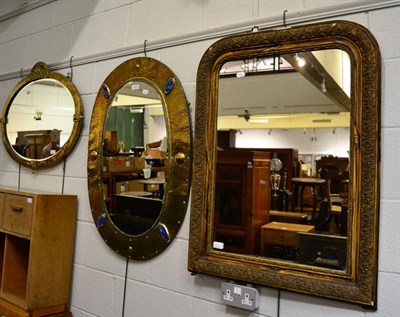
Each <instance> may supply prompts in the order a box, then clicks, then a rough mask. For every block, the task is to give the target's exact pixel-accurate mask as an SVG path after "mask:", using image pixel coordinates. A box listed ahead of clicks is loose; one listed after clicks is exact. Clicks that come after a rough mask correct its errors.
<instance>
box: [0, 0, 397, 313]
mask: <svg viewBox="0 0 400 317" xmlns="http://www.w3.org/2000/svg"><path fill="white" fill-rule="evenodd" d="M2 1H3V0H2ZM344 2H345V1H340V0H336V1H327V0H290V1H289V0H284V1H274V0H270V1H267V0H237V1H234V0H230V1H229V0H219V1H217V0H158V1H156V0H142V1H138V0H136V1H134V0H114V1H112V0H85V1H79V0H58V1H55V2H51V3H49V4H47V5H45V6H42V7H40V8H37V9H35V10H33V11H30V12H27V13H24V14H22V15H20V16H17V17H15V18H12V19H9V20H5V21H2V22H0V75H2V74H7V73H10V72H19V70H20V69H21V68H23V69H30V68H31V67H32V66H33V65H34V64H35V63H36V62H37V61H39V60H41V61H45V62H46V63H48V64H52V63H57V62H62V61H68V60H69V58H70V56H74V60H78V59H79V58H80V57H85V56H87V55H89V54H96V53H101V52H103V51H105V50H110V49H118V48H121V47H125V46H129V45H134V44H138V45H140V43H143V42H144V40H145V39H147V40H148V41H149V43H151V42H155V41H157V40H160V39H165V38H168V37H171V36H176V35H184V34H187V33H191V32H195V31H201V30H210V29H214V28H215V29H217V28H218V27H225V26H227V25H230V24H234V23H237V22H243V21H252V20H255V19H258V18H263V17H265V18H268V17H274V16H276V17H278V16H280V17H281V16H282V12H283V10H284V9H287V10H289V13H291V12H296V11H299V12H300V13H301V12H302V10H304V9H310V8H311V9H312V8H315V7H321V6H326V10H330V8H329V7H328V6H330V5H333V6H334V5H335V4H342V3H344ZM364 2H365V3H366V4H368V3H372V2H375V1H364ZM339 18H340V19H344V20H349V21H354V22H358V23H360V24H362V25H365V26H366V27H368V28H369V29H370V30H371V32H372V33H373V34H374V35H375V37H376V38H377V40H378V43H379V45H380V48H381V52H382V58H383V60H382V75H383V78H382V79H383V82H382V114H383V116H382V183H381V215H380V239H379V244H380V248H379V291H378V311H377V312H369V311H368V312H367V311H365V310H363V309H362V308H361V307H359V306H356V305H351V304H347V303H340V302H337V301H332V300H328V299H321V298H318V297H312V296H305V295H301V294H297V293H291V292H285V291H282V292H281V297H280V305H279V306H280V316H281V317H293V316H295V317H297V316H298V317H300V316H304V317H306V316H307V317H309V316H318V317H324V316H326V317H328V316H329V317H332V316H346V317H347V316H354V317H368V316H374V317H377V316H382V317H383V316H385V317H390V316H397V315H399V313H400V304H399V293H400V256H399V243H398V241H399V240H400V239H399V238H400V236H399V230H398V228H399V227H400V213H399V211H400V188H399V187H400V186H399V179H400V169H399V165H398V162H399V161H400V153H399V149H400V142H399V140H400V123H399V122H400V120H399V119H400V114H399V108H400V107H399V103H400V101H399V99H400V96H399V87H400V84H399V70H400V67H399V66H400V47H399V45H400V44H399V39H400V31H399V30H400V7H399V6H397V7H394V8H387V9H383V10H374V11H369V12H362V13H357V14H351V15H344V16H340V17H339ZM213 42H214V40H206V41H201V42H195V43H192V44H186V45H181V46H175V47H170V48H166V49H160V50H156V51H151V52H148V56H150V57H154V58H157V59H159V60H160V61H162V62H163V63H165V64H166V65H168V66H169V67H170V68H171V69H173V70H174V72H175V73H176V74H177V76H178V77H179V78H180V80H181V81H182V83H183V86H184V89H185V91H186V94H187V98H188V100H189V101H190V103H191V104H192V108H194V105H195V81H196V70H197V66H198V63H199V61H200V58H201V56H202V54H203V53H204V52H205V50H206V49H207V48H208V47H209V46H210V44H212V43H213ZM136 56H143V54H137V55H136ZM131 57H134V56H133V55H132V56H129V57H124V58H114V59H110V60H107V61H102V62H96V61H93V62H92V63H89V64H85V65H82V66H77V67H74V77H73V81H74V83H75V85H76V86H77V88H78V90H79V91H80V92H81V95H82V99H83V103H84V109H85V115H86V118H85V126H84V128H83V131H82V133H81V137H80V140H79V142H78V144H77V147H76V149H75V150H74V151H73V152H72V154H71V155H70V157H69V159H68V161H67V167H66V179H65V192H66V193H71V194H77V195H78V197H79V210H78V219H77V232H76V245H75V246H76V247H75V256H74V271H73V283H72V297H71V310H72V312H73V314H74V316H82V317H89V316H120V315H121V312H122V302H123V288H124V274H125V259H123V258H121V257H119V256H118V255H116V254H115V253H113V251H111V250H110V249H109V248H108V247H107V246H106V245H105V243H104V242H103V240H102V239H101V238H100V236H99V234H98V233H97V230H96V228H95V226H94V224H93V222H92V216H91V213H90V206H89V202H88V190H87V179H86V159H87V144H88V133H89V131H88V127H89V122H90V115H91V111H92V107H93V103H94V100H95V96H96V94H97V91H98V89H99V87H100V85H101V83H102V81H103V80H104V79H105V77H106V76H107V75H108V74H109V73H110V72H111V71H112V70H113V68H114V67H116V66H117V65H119V64H120V63H121V62H123V61H125V60H126V59H128V58H131ZM68 71H69V69H67V68H66V69H62V70H60V72H62V73H63V74H66V73H67V72H68ZM18 81H19V78H15V79H9V80H3V81H1V82H0V102H1V104H4V102H5V100H6V98H7V95H8V93H9V92H10V91H11V90H12V88H13V87H14V86H15V84H16V83H17V82H18ZM20 181H21V187H22V188H25V189H37V190H47V191H53V192H59V191H61V188H62V169H61V165H60V166H57V167H54V168H51V169H48V170H45V171H39V172H38V173H37V174H32V173H31V171H30V170H27V169H24V168H23V169H22V174H21V180H20ZM17 184H18V165H17V164H16V163H15V162H13V161H12V160H11V159H10V158H9V157H8V155H7V152H6V151H5V149H4V146H2V145H1V146H0V185H7V186H15V187H16V186H17ZM189 212H190V210H188V215H187V217H186V219H185V222H184V224H183V227H182V229H181V231H180V232H179V235H178V237H177V239H175V240H174V241H173V242H172V245H171V246H170V248H168V249H167V250H166V251H165V252H164V253H162V254H161V255H159V256H158V257H156V258H154V259H152V260H150V261H147V262H143V263H139V262H135V263H130V264H129V272H128V278H129V279H128V282H127V293H126V307H125V316H191V317H197V316H212V317H218V316H272V317H276V316H277V311H278V291H277V290H275V289H271V288H268V287H262V289H261V301H260V308H259V310H258V311H257V312H255V313H253V314H251V313H249V312H246V311H241V310H238V309H235V308H230V307H226V306H224V305H222V304H221V301H220V283H221V282H222V281H223V279H221V278H215V277H210V276H205V275H196V276H191V275H190V274H189V273H188V272H187V270H186V262H187V248H188V238H189V226H188V222H189ZM49 247H51V246H49Z"/></svg>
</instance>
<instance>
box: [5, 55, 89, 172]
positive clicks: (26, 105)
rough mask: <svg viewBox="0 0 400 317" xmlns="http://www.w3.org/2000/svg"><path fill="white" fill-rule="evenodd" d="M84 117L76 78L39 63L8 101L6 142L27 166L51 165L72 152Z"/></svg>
mask: <svg viewBox="0 0 400 317" xmlns="http://www.w3.org/2000/svg"><path fill="white" fill-rule="evenodd" d="M83 119H84V116H83V105H82V101H81V98H80V95H79V92H78V90H77V89H76V87H75V85H74V84H73V83H72V81H71V80H70V79H69V78H68V77H65V76H64V75H62V74H60V73H57V72H51V71H49V69H48V67H47V65H46V64H45V63H43V62H39V63H37V64H36V65H35V66H34V67H33V68H32V71H31V73H30V74H29V75H28V76H26V77H24V78H23V79H22V80H21V81H20V82H19V83H18V84H17V85H16V86H15V88H14V89H13V91H12V92H11V93H10V95H9V97H8V99H7V101H6V103H5V106H4V108H3V117H2V121H1V122H2V139H3V143H4V145H5V147H6V150H7V152H8V153H9V155H10V156H11V157H12V158H13V159H14V160H15V161H16V162H18V163H19V164H21V165H23V166H26V167H30V168H32V170H36V169H40V168H46V167H51V166H53V165H55V164H57V163H58V162H60V161H61V160H62V159H64V158H65V157H66V156H67V155H68V154H69V153H70V152H71V151H72V149H73V147H74V145H75V143H76V141H77V139H78V137H79V133H80V130H81V128H82V123H83Z"/></svg>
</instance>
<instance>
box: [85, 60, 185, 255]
mask: <svg viewBox="0 0 400 317" xmlns="http://www.w3.org/2000/svg"><path fill="white" fill-rule="evenodd" d="M170 78H174V79H175V81H174V88H173V89H172V90H171V91H170V93H169V94H168V95H164V94H163V91H164V87H165V83H166V82H167V81H168V80H169V79H170ZM132 81H140V82H145V83H146V84H149V85H150V86H152V88H154V89H155V90H156V91H157V92H158V94H159V95H160V98H161V101H162V104H163V106H164V117H165V122H166V129H167V135H168V152H169V153H181V154H182V156H184V157H186V158H188V157H189V156H190V155H189V154H190V153H191V137H190V122H189V113H188V109H187V104H186V97H185V93H184V90H183V87H182V84H181V83H180V81H179V80H178V78H177V77H176V75H175V74H174V73H173V72H172V70H171V69H169V68H168V67H167V66H166V65H164V64H162V63H161V62H159V61H157V60H155V59H152V58H147V57H139V58H133V59H130V60H127V61H125V62H123V63H122V64H120V65H119V66H117V67H116V68H115V69H114V70H113V71H112V72H111V73H110V74H109V75H108V77H107V78H106V79H105V81H104V83H103V84H102V86H101V87H100V89H99V91H98V94H97V97H96V101H95V104H94V107H93V112H92V117H91V122H90V132H89V145H88V161H87V163H88V188H89V199H90V205H91V209H92V216H93V220H94V221H95V222H96V221H97V219H98V217H99V215H101V214H104V215H105V219H104V223H103V225H102V226H101V227H98V228H97V229H98V231H99V233H100V235H101V237H102V238H103V239H104V241H105V242H106V243H107V244H108V246H109V247H110V248H111V249H113V250H114V251H115V252H117V253H118V254H120V255H122V256H124V257H129V258H130V259H134V260H137V261H143V260H147V259H150V258H152V257H154V256H156V255H157V254H160V253H161V252H162V251H163V250H165V249H166V248H167V247H168V246H169V245H170V241H171V240H173V239H174V237H175V236H176V234H177V233H178V230H179V228H180V226H181V223H182V222H183V219H184V217H185V214H186V209H187V206H185V205H182V204H181V203H180V202H181V201H182V200H186V199H187V197H188V195H189V188H190V179H191V161H190V160H189V159H185V160H184V162H182V163H181V164H178V163H177V162H175V161H174V160H172V159H169V160H168V159H167V160H166V161H167V163H166V164H167V168H168V182H167V183H166V184H165V190H164V198H163V204H162V209H161V212H160V214H159V217H158V219H157V221H156V222H155V223H154V224H153V225H152V227H150V229H149V230H147V231H145V232H143V233H142V234H138V235H129V234H127V233H125V232H123V231H121V230H119V229H118V230H117V227H116V226H115V225H114V224H113V222H112V220H111V219H110V215H109V213H108V211H107V209H106V207H105V204H104V193H103V186H102V180H103V166H102V163H103V139H104V134H105V132H104V127H105V122H106V118H107V112H108V109H109V107H110V106H111V105H112V103H113V99H114V97H115V95H116V94H117V92H118V91H119V90H120V89H121V88H122V87H124V86H125V85H126V84H127V83H129V82H132ZM159 223H162V224H163V225H164V226H165V228H164V229H167V228H168V229H167V231H166V232H167V236H165V235H164V237H163V236H162V235H161V234H160V229H159V225H158V224H159ZM165 237H167V239H166V238H165Z"/></svg>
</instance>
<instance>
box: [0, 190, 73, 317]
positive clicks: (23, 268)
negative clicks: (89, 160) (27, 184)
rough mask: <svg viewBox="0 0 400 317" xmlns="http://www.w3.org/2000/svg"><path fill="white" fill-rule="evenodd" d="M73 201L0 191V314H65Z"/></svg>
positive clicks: (64, 196)
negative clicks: (4, 310) (4, 311)
mask: <svg viewBox="0 0 400 317" xmlns="http://www.w3.org/2000/svg"><path fill="white" fill-rule="evenodd" d="M76 208H77V197H76V196H74V195H58V194H44V193H31V192H20V191H15V190H10V189H2V188H0V308H5V309H8V310H10V311H12V312H13V313H15V314H16V315H20V316H25V315H24V314H26V316H31V314H33V315H35V316H45V315H46V314H47V315H49V314H56V313H60V312H64V311H65V310H66V304H67V303H68V302H69V297H70V284H71V270H72V257H73V246H74V234H75V223H76Z"/></svg>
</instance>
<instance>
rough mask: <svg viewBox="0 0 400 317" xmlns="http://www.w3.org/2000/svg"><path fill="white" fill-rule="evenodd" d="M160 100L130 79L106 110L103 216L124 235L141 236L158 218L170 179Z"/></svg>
mask: <svg viewBox="0 0 400 317" xmlns="http://www.w3.org/2000/svg"><path fill="white" fill-rule="evenodd" d="M162 102H163V101H162V99H161V96H160V95H159V93H158V91H157V90H156V89H155V88H154V87H153V86H152V85H151V84H149V83H148V82H146V81H143V80H135V81H130V82H128V83H127V84H125V85H124V87H122V88H121V89H120V90H119V91H118V92H117V94H116V95H115V98H114V100H113V102H112V104H111V106H110V107H109V109H108V114H107V119H106V123H105V127H104V129H105V139H104V149H103V151H104V152H103V155H104V158H103V160H104V165H103V171H104V173H103V179H104V180H103V182H104V185H106V188H107V190H108V192H107V195H106V204H107V212H108V213H109V215H110V218H111V220H112V222H113V223H114V225H115V226H116V227H117V228H118V229H119V230H121V231H122V232H124V233H126V234H128V235H140V234H143V233H144V232H146V231H147V230H149V229H150V228H151V227H152V226H153V225H154V223H155V221H156V220H157V219H158V217H159V215H160V212H161V209H162V204H163V198H164V186H165V182H166V177H167V175H168V170H167V166H166V165H165V163H166V158H167V154H168V148H167V143H168V142H167V131H166V127H165V115H164V110H163V104H162Z"/></svg>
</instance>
